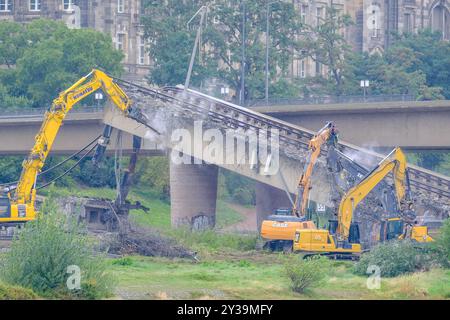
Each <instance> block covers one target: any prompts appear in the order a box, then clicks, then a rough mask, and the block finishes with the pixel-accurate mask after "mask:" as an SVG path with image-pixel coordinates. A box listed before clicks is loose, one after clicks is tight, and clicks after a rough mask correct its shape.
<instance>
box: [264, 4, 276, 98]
mask: <svg viewBox="0 0 450 320" xmlns="http://www.w3.org/2000/svg"><path fill="white" fill-rule="evenodd" d="M277 2H278V1H272V2H269V1H267V5H266V86H265V100H266V105H269V31H270V23H269V13H270V6H271V5H272V4H274V3H277Z"/></svg>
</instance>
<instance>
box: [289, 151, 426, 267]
mask: <svg viewBox="0 0 450 320" xmlns="http://www.w3.org/2000/svg"><path fill="white" fill-rule="evenodd" d="M391 172H392V173H393V179H394V186H395V191H396V194H397V202H398V203H397V206H398V208H400V212H403V211H405V210H410V209H411V206H412V201H410V200H409V199H408V197H407V185H406V184H407V182H408V179H407V163H406V157H405V155H404V153H403V152H402V150H401V149H400V148H395V149H394V150H393V151H392V152H391V153H390V154H389V155H388V156H387V157H386V158H384V159H383V160H382V161H381V162H380V163H379V164H378V165H377V166H376V167H375V168H374V169H373V170H372V171H371V172H369V173H368V174H367V175H366V177H364V178H363V179H362V180H361V181H360V182H359V183H358V184H357V185H356V186H354V187H353V188H351V189H350V190H349V191H348V192H347V193H346V194H345V196H344V197H343V198H342V200H341V203H340V206H339V211H338V220H337V221H334V220H333V221H330V225H329V229H328V230H324V229H307V230H306V229H298V230H296V233H295V236H294V247H293V249H294V251H296V252H305V253H310V254H323V255H332V256H335V257H338V258H349V257H351V258H353V257H357V256H359V254H360V253H361V252H362V249H361V244H360V237H359V227H358V224H357V223H353V213H354V210H355V209H356V207H357V206H358V204H359V203H360V202H361V201H362V200H363V199H364V198H365V197H366V196H367V195H368V194H369V193H370V191H372V190H373V189H374V188H376V187H377V185H378V184H379V183H380V182H381V181H382V180H383V179H384V178H385V177H386V176H387V175H388V174H389V173H391ZM398 221H405V219H404V218H403V217H396V218H392V219H388V221H387V223H388V224H389V223H398ZM410 230H411V232H409V233H405V232H402V233H401V234H399V235H398V236H397V239H406V238H411V239H414V240H416V241H420V242H425V241H427V242H428V241H432V239H431V237H430V236H429V235H428V230H427V228H426V227H424V226H410ZM402 231H403V230H402ZM380 240H381V239H380Z"/></svg>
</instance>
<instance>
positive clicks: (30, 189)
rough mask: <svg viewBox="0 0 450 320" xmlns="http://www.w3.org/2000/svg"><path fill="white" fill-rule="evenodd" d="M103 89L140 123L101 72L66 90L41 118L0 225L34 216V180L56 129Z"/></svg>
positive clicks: (124, 97)
mask: <svg viewBox="0 0 450 320" xmlns="http://www.w3.org/2000/svg"><path fill="white" fill-rule="evenodd" d="M98 89H102V90H103V91H104V93H105V94H106V95H108V96H109V98H110V99H111V101H112V102H113V103H114V104H115V105H116V106H117V108H119V109H120V110H121V111H122V112H124V113H125V114H127V116H130V117H132V118H134V119H135V120H137V121H139V122H145V121H143V117H142V115H140V114H139V113H138V112H136V111H134V110H133V109H132V108H131V100H130V99H129V98H128V97H127V95H126V94H125V92H124V91H123V90H122V89H121V88H120V87H119V86H118V85H117V84H116V83H115V82H114V80H113V79H112V78H111V77H109V76H108V75H106V74H105V73H104V72H102V71H100V70H95V69H94V70H92V71H91V72H90V73H89V74H88V75H86V76H85V77H83V78H81V79H80V80H78V81H77V82H76V83H75V84H73V85H72V86H71V87H70V88H68V89H67V90H65V91H63V92H61V93H60V94H59V96H58V97H57V98H56V99H55V100H54V101H53V103H52V106H51V107H50V108H49V109H48V110H47V112H46V113H45V115H44V121H43V123H42V126H41V128H40V130H39V132H38V134H37V135H36V138H35V144H34V147H33V149H32V150H31V152H30V155H29V156H28V158H27V159H25V161H24V162H23V169H22V173H21V176H20V179H19V182H18V184H17V187H16V188H12V190H9V192H8V198H9V204H8V206H7V208H5V206H4V207H3V208H4V210H3V211H4V212H1V213H0V224H2V223H3V224H4V223H9V224H10V223H12V224H17V223H23V222H26V221H30V220H33V219H34V218H35V216H36V211H35V206H34V203H35V198H36V179H37V176H38V174H39V173H40V172H41V170H42V168H43V167H44V164H45V160H46V159H47V156H48V154H49V153H50V151H51V149H52V146H53V143H54V141H55V138H56V136H57V135H58V132H59V129H60V127H61V125H62V123H63V121H64V119H65V117H66V115H67V114H68V112H69V111H70V110H71V109H72V108H73V107H74V105H75V104H76V103H78V102H79V101H81V100H83V99H84V98H86V97H88V96H89V95H91V94H92V93H94V92H95V91H97V90H98Z"/></svg>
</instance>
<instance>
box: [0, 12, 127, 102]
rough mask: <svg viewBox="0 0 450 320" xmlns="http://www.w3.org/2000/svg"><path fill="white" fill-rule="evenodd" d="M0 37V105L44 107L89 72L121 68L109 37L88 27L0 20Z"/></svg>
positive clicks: (51, 21) (45, 22) (41, 20)
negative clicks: (3, 63)
mask: <svg viewBox="0 0 450 320" xmlns="http://www.w3.org/2000/svg"><path fill="white" fill-rule="evenodd" d="M0 35H2V37H1V38H2V43H1V44H0V60H3V61H4V62H5V64H6V65H7V68H6V69H3V70H0V84H1V85H2V86H4V87H5V88H6V94H5V93H3V94H2V90H0V102H2V103H4V105H2V107H9V106H13V107H23V106H25V105H27V106H33V107H44V106H48V105H49V104H50V103H51V101H52V100H53V99H54V98H55V97H56V95H57V94H58V93H59V92H61V91H63V90H64V89H66V88H68V87H69V86H70V85H72V84H73V83H74V82H75V81H77V80H78V79H79V78H80V77H81V76H82V75H84V74H87V73H88V72H89V71H90V70H91V69H92V68H102V69H104V70H107V71H108V73H110V74H113V75H120V73H121V70H122V67H121V65H120V62H121V60H122V58H123V54H122V53H121V52H120V51H118V50H115V49H114V47H113V44H112V40H111V38H110V36H108V35H107V34H104V33H101V32H97V31H94V30H92V29H69V28H68V27H67V26H66V25H65V24H64V23H62V22H57V21H53V20H46V19H38V20H34V21H32V22H31V23H29V24H25V25H23V24H20V23H16V22H0ZM0 88H1V86H0ZM3 91H4V89H3ZM30 102H31V103H30ZM87 102H88V101H85V103H87ZM10 103H11V105H10Z"/></svg>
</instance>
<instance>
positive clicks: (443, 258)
mask: <svg viewBox="0 0 450 320" xmlns="http://www.w3.org/2000/svg"><path fill="white" fill-rule="evenodd" d="M432 248H433V249H434V250H435V251H436V255H437V256H438V257H439V261H440V262H441V264H442V265H443V266H444V267H446V268H448V267H450V219H447V220H445V221H444V224H443V226H442V228H441V229H440V233H439V235H438V236H437V237H436V239H435V242H433V243H432Z"/></svg>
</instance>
